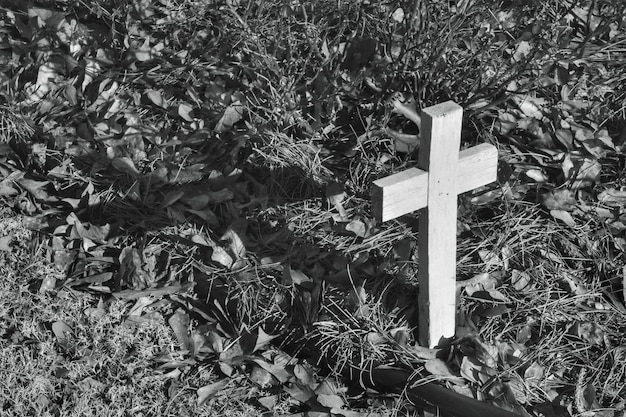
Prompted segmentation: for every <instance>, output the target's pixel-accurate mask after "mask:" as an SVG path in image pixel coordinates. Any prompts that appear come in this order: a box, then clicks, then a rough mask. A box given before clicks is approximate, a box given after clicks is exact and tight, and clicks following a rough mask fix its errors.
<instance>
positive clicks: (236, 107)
mask: <svg viewBox="0 0 626 417" xmlns="http://www.w3.org/2000/svg"><path fill="white" fill-rule="evenodd" d="M244 111H245V107H244V106H243V104H242V103H241V102H239V101H237V102H234V103H232V104H231V105H230V106H228V107H226V109H224V114H223V115H222V117H221V118H220V120H219V121H218V122H217V125H215V132H216V133H223V132H226V131H227V130H230V129H231V128H232V127H233V126H234V125H235V124H236V123H237V122H239V121H240V120H242V119H243V114H244Z"/></svg>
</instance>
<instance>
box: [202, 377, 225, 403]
mask: <svg viewBox="0 0 626 417" xmlns="http://www.w3.org/2000/svg"><path fill="white" fill-rule="evenodd" d="M226 385H228V379H222V380H220V381H217V382H214V383H212V384H209V385H205V386H203V387H201V388H198V391H197V395H198V406H201V405H202V404H204V403H205V402H207V401H208V400H210V399H211V398H213V397H215V396H216V395H217V394H218V393H219V392H220V391H221V390H222V389H224V388H225V387H226Z"/></svg>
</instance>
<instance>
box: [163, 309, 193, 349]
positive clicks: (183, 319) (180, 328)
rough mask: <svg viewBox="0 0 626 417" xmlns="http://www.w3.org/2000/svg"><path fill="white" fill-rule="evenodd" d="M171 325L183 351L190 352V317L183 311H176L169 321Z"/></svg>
mask: <svg viewBox="0 0 626 417" xmlns="http://www.w3.org/2000/svg"><path fill="white" fill-rule="evenodd" d="M168 323H169V325H170V326H171V327H172V330H174V335H176V340H177V341H178V343H179V345H180V348H181V349H182V350H189V346H190V343H189V342H190V341H189V315H188V314H187V313H185V312H184V311H182V310H180V309H179V310H176V312H175V313H174V314H173V315H172V317H170V318H169V320H168Z"/></svg>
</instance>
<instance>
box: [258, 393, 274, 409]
mask: <svg viewBox="0 0 626 417" xmlns="http://www.w3.org/2000/svg"><path fill="white" fill-rule="evenodd" d="M257 401H258V402H259V404H261V405H262V406H263V407H265V408H267V409H268V410H270V411H273V410H274V408H275V407H276V404H277V403H278V396H277V395H270V396H268V397H260V398H257Z"/></svg>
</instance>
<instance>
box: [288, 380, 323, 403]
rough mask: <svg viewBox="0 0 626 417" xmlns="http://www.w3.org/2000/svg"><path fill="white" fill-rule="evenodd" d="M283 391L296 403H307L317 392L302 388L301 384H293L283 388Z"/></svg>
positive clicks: (305, 387)
mask: <svg viewBox="0 0 626 417" xmlns="http://www.w3.org/2000/svg"><path fill="white" fill-rule="evenodd" d="M282 389H283V391H284V392H286V393H287V394H289V395H290V396H291V398H293V399H294V400H296V401H300V402H301V403H305V402H307V401H309V400H310V399H311V398H313V397H314V396H315V392H313V390H312V389H311V388H310V387H309V386H304V387H303V386H301V385H299V384H291V385H289V386H283V388H282Z"/></svg>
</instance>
